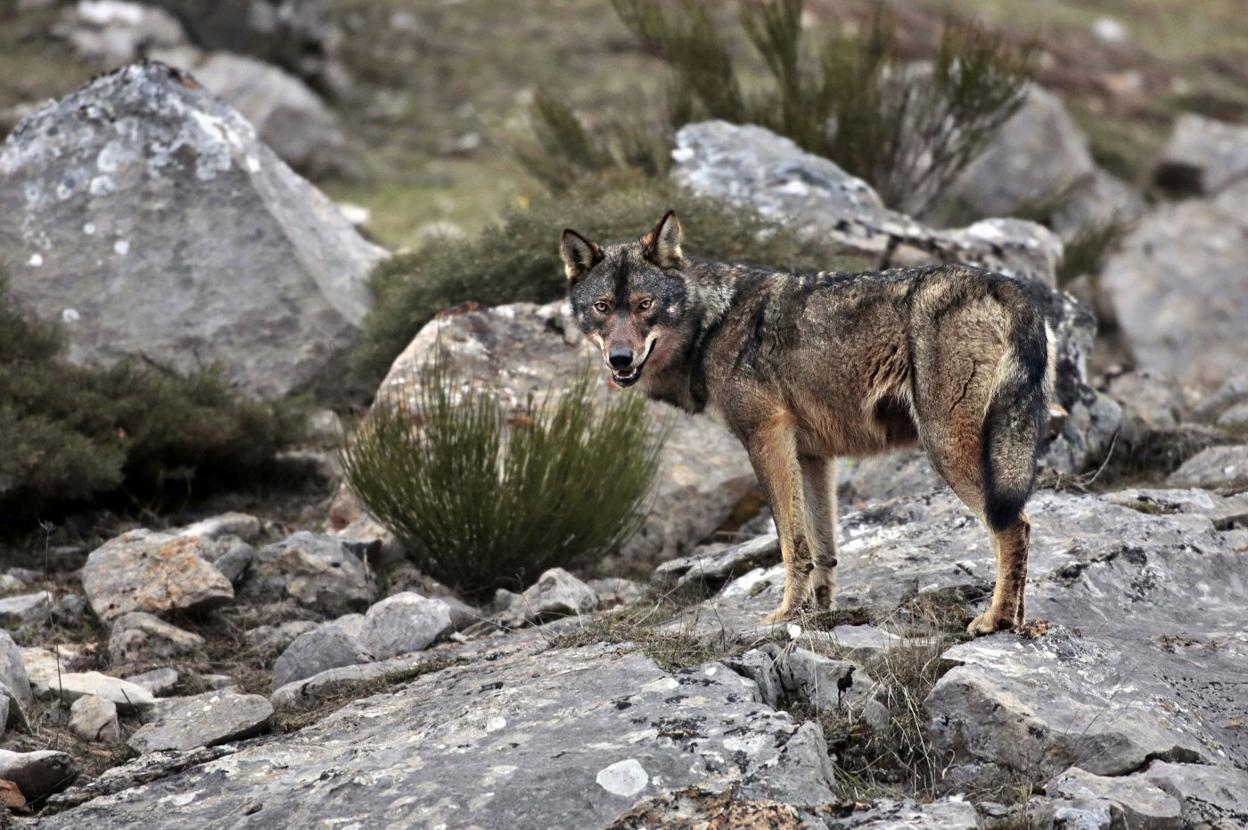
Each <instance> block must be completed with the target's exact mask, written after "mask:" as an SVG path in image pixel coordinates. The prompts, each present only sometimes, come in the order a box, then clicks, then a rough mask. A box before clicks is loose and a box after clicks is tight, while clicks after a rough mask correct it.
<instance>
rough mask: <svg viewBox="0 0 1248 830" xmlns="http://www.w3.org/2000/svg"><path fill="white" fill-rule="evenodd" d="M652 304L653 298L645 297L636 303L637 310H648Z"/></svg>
mask: <svg viewBox="0 0 1248 830" xmlns="http://www.w3.org/2000/svg"><path fill="white" fill-rule="evenodd" d="M652 305H654V298H652V297H646V298H645V299H644V300H642V301H641V302H639V303H638V304H637V310H638V311H649V310H650V306H652Z"/></svg>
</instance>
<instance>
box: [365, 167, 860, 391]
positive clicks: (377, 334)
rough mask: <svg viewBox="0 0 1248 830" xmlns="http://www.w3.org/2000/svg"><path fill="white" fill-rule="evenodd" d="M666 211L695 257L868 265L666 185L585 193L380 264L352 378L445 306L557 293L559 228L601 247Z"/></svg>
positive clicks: (562, 286)
mask: <svg viewBox="0 0 1248 830" xmlns="http://www.w3.org/2000/svg"><path fill="white" fill-rule="evenodd" d="M670 207H674V208H676V209H677V210H678V211H679V212H680V217H681V222H682V224H683V225H684V228H685V239H686V242H685V246H684V247H685V250H686V251H688V252H689V253H691V254H693V255H695V256H699V257H706V258H711V259H722V260H748V261H752V262H760V263H765V264H767V265H771V266H775V267H779V268H790V269H794V270H815V269H819V270H832V269H847V270H850V269H854V268H858V267H867V266H868V265H869V264H870V263H869V262H867V261H866V260H864V259H862V258H854V257H849V256H845V255H844V254H842V253H841V252H839V251H837V250H836V249H835V248H833V247H831V246H830V245H829V244H828V243H827V242H826V241H825V240H822V239H815V238H809V237H805V238H804V237H802V236H800V235H798V234H797V233H795V232H794V231H792V230H789V229H787V228H784V227H779V226H776V225H774V224H771V223H769V222H766V221H764V220H762V219H760V218H759V217H758V216H757V215H756V214H755V213H753V212H752V211H750V210H748V209H744V208H734V207H732V206H729V205H725V204H723V203H721V202H715V201H712V200H707V199H700V198H697V197H694V196H691V195H690V194H688V193H686V192H684V191H681V190H679V189H676V188H675V187H673V186H671V185H668V184H656V183H651V184H649V185H640V186H638V185H635V186H632V187H616V186H602V187H586V188H583V189H580V190H578V192H577V193H576V194H571V195H568V196H565V197H552V198H545V199H539V200H537V201H536V202H534V203H533V205H532V207H530V208H528V209H524V210H513V211H511V212H509V213H507V214H506V215H505V216H504V218H503V220H502V221H501V222H500V223H498V224H497V225H494V226H492V227H490V228H487V229H486V230H485V231H484V232H483V233H482V234H481V235H480V236H479V237H477V238H476V239H469V240H447V239H443V240H435V241H433V242H430V243H429V244H428V245H426V246H425V247H423V248H421V249H420V250H418V251H416V252H413V253H409V254H400V255H398V256H395V257H392V258H391V259H389V260H387V261H385V262H383V263H382V264H381V265H379V266H378V268H377V270H376V271H375V272H374V273H373V277H372V288H373V294H374V296H375V297H376V302H375V304H374V306H373V312H372V314H371V316H370V317H369V319H368V321H367V323H366V324H365V330H364V336H363V338H362V339H361V343H360V346H359V347H358V349H357V351H356V353H355V355H354V357H353V363H354V366H355V369H356V371H357V372H358V373H359V374H360V375H361V376H362V377H364V378H368V379H371V380H372V381H374V382H377V381H380V380H381V378H382V377H383V376H384V375H385V373H386V370H387V369H388V368H389V367H390V363H391V362H392V361H393V360H394V358H395V357H397V356H398V354H399V353H400V352H402V351H403V349H404V348H405V347H406V346H407V344H408V343H409V342H410V341H411V339H412V338H413V337H415V336H416V333H417V332H418V331H420V329H421V327H422V326H424V324H425V323H427V322H428V321H429V320H430V319H431V318H432V317H433V315H434V314H436V313H437V312H438V311H440V310H442V309H444V308H447V307H450V306H454V305H458V304H459V303H463V302H466V301H468V300H475V301H477V302H480V303H484V304H486V305H497V304H500V303H512V302H548V301H550V300H554V299H557V298H559V297H560V296H562V295H563V293H564V292H565V291H566V290H567V280H566V279H565V277H564V275H563V267H562V266H561V265H560V262H559V231H560V230H561V229H563V228H566V227H573V228H576V229H577V230H578V231H580V232H581V233H584V234H586V235H587V236H589V237H590V238H591V239H594V240H597V241H616V240H622V239H635V238H637V237H639V236H641V234H643V233H644V232H645V231H647V230H649V229H650V228H651V227H653V225H654V223H655V221H657V219H658V217H660V216H662V215H663V212H664V211H665V210H667V209H668V208H670Z"/></svg>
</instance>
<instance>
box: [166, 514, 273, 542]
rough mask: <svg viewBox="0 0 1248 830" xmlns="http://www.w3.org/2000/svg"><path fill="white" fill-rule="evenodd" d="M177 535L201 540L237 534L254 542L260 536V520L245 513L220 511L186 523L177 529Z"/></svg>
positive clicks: (240, 537)
mask: <svg viewBox="0 0 1248 830" xmlns="http://www.w3.org/2000/svg"><path fill="white" fill-rule="evenodd" d="M178 535H179V536H195V537H198V538H199V539H201V540H203V539H219V538H221V537H222V536H237V537H238V538H239V539H241V540H242V541H244V542H255V541H256V540H257V539H259V538H260V520H259V519H257V518H256V517H255V516H251V515H249V514H247V513H222V514H221V515H219V516H212V517H210V518H207V519H201V520H200V521H198V522H195V524H191V525H187V526H186V527H184V528H182V529H181V530H179V531H178Z"/></svg>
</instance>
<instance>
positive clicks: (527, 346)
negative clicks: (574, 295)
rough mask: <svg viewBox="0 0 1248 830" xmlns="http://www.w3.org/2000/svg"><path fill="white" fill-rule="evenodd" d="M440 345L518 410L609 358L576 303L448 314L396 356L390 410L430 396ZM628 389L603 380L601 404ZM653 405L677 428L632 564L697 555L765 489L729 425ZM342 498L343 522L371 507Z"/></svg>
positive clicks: (385, 395)
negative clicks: (425, 391)
mask: <svg viewBox="0 0 1248 830" xmlns="http://www.w3.org/2000/svg"><path fill="white" fill-rule="evenodd" d="M439 347H441V348H443V349H444V350H446V353H447V355H448V360H449V361H450V364H451V367H452V368H453V369H454V370H455V371H457V372H462V373H463V374H464V376H466V377H468V378H472V379H475V380H479V381H484V382H488V383H491V384H494V385H496V386H497V388H499V389H500V390H501V393H502V395H503V399H504V403H505V404H507V405H510V406H519V405H523V404H524V403H525V402H526V401H527V400H528V399H529V398H530V396H536V397H538V398H540V397H541V396H543V395H546V394H548V393H549V391H550V390H551V389H552V388H556V389H559V388H563V386H564V385H565V384H566V382H567V379H568V378H572V377H575V376H576V373H577V372H578V371H579V369H580V367H581V366H582V365H583V364H584V363H585V362H586V361H587V360H598V359H599V358H597V357H594V354H595V352H596V347H595V346H594V345H593V344H592V343H590V342H589V340H588V339H587V338H584V337H582V336H581V333H580V329H579V328H578V327H577V325H576V324H575V322H574V321H573V320H572V319H571V316H570V307H567V306H566V304H565V303H562V302H558V303H551V304H549V305H545V306H537V305H531V304H528V303H515V304H512V305H505V306H498V307H495V308H490V309H480V310H470V311H465V312H463V313H456V314H447V315H441V316H439V317H438V318H437V319H435V320H433V321H431V322H430V323H429V324H427V325H426V326H425V327H424V328H423V329H421V331H420V332H419V333H418V334H417V335H416V337H415V338H414V339H413V340H412V342H411V343H409V344H408V346H407V348H406V349H405V350H404V351H403V353H402V354H401V355H399V357H398V358H396V359H395V361H394V363H393V365H392V366H391V367H390V371H389V372H388V373H387V374H386V377H385V379H384V380H383V381H382V382H381V385H380V387H379V388H378V390H377V395H376V398H377V400H378V401H380V402H382V404H383V405H387V406H399V405H408V406H412V405H414V404H415V403H416V401H417V400H418V399H419V395H420V373H419V368H420V367H421V366H422V365H423V364H424V363H425V362H426V361H428V360H429V359H430V358H431V357H432V356H433V354H434V350H435V349H437V348H439ZM621 393H622V391H621V390H618V389H616V390H613V389H610V388H608V385H607V384H605V383H604V384H595V394H596V395H597V396H600V397H599V398H598V400H601V401H604V402H605V401H606V400H609V399H612V398H614V397H615V396H616V395H618V394H621ZM646 410H647V416H648V417H650V418H653V419H654V421H655V423H659V422H662V421H665V420H666V419H671V424H672V428H671V432H670V434H669V436H668V440H667V443H666V444H665V445H664V449H663V457H662V463H661V467H660V470H659V473H658V482H657V492H656V493H655V497H654V499H653V500H652V501H651V503H650V506H649V508H648V512H647V514H646V518H645V522H644V524H643V526H642V528H641V530H640V531H639V532H638V534H637V535H636V536H635V537H634V538H633V539H631V540H630V541H629V542H628V543H627V544H626V545H625V546H624V549H623V551H622V552H621V554H620V557H621V558H622V559H623V560H624V561H625V562H627V563H629V564H630V565H632V566H648V565H653V564H655V563H657V562H659V561H662V560H665V559H670V558H672V557H674V556H679V555H684V554H686V553H688V552H689V551H690V550H691V549H692V548H693V547H695V546H696V545H698V544H699V543H701V542H702V541H703V540H704V539H706V538H707V537H708V536H710V535H711V533H713V532H714V531H715V530H716V529H717V528H718V527H719V526H720V525H722V524H723V523H724V521H725V520H726V519H728V518H729V516H730V515H731V514H732V511H733V508H734V507H735V506H736V505H737V504H738V503H739V502H740V501H741V499H742V498H743V497H745V496H747V495H748V494H749V493H750V492H751V490H752V489H753V488H754V487H755V486H756V483H755V478H754V471H753V469H752V468H751V467H750V463H749V458H748V457H747V456H746V453H745V450H744V449H742V447H741V444H740V442H739V441H737V439H736V438H735V437H733V436H732V434H731V433H729V431H728V430H727V429H726V428H725V427H723V426H720V425H719V424H716V423H715V422H714V421H713V420H712V419H710V418H699V417H694V416H691V415H687V414H685V413H681V412H677V411H676V410H675V409H674V408H673V407H671V406H668V405H667V404H663V403H659V402H657V401H648V402H647V403H646ZM340 501H341V504H339V506H338V514H337V515H338V518H339V519H340V520H346V521H343V522H342V524H345V523H346V522H350V521H355V520H357V519H358V518H359V516H360V513H361V511H362V509H361V508H360V507H359V506H358V505H351V504H350V502H351V501H352V500H351V499H347V498H344V499H342V500H340ZM608 564H609V563H608Z"/></svg>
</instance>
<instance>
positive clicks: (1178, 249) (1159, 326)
mask: <svg viewBox="0 0 1248 830" xmlns="http://www.w3.org/2000/svg"><path fill="white" fill-rule="evenodd" d="M1245 234H1248V180H1244V181H1239V182H1237V183H1235V184H1232V185H1229V186H1228V187H1227V188H1226V189H1225V190H1223V191H1222V192H1221V193H1219V194H1218V195H1217V196H1216V197H1214V198H1211V199H1192V200H1188V201H1184V202H1178V203H1171V204H1163V205H1161V206H1159V207H1157V208H1156V209H1155V210H1153V211H1152V212H1151V213H1149V214H1147V215H1146V216H1144V217H1143V218H1142V219H1141V220H1140V221H1139V223H1138V224H1136V225H1135V227H1134V228H1133V229H1132V230H1131V232H1130V233H1129V234H1127V236H1126V238H1125V239H1124V240H1123V242H1122V245H1121V247H1120V248H1119V250H1118V251H1117V253H1115V254H1113V255H1111V256H1110V257H1109V259H1108V260H1107V261H1106V263H1105V267H1104V269H1103V271H1102V273H1101V277H1100V281H1099V283H1098V284H1099V290H1100V295H1101V298H1100V305H1101V306H1103V307H1104V308H1105V309H1107V310H1108V311H1109V313H1112V315H1113V317H1114V319H1115V320H1117V323H1118V328H1119V330H1120V331H1121V333H1122V340H1123V344H1124V345H1125V346H1126V348H1127V350H1128V351H1129V352H1130V355H1131V357H1132V358H1133V359H1134V361H1135V364H1136V366H1138V367H1139V368H1142V369H1150V370H1154V371H1158V372H1163V373H1167V374H1171V375H1173V376H1174V377H1176V378H1178V380H1179V381H1180V383H1182V384H1183V385H1184V387H1185V389H1186V388H1190V389H1191V391H1192V392H1193V393H1194V394H1193V395H1192V399H1193V400H1198V399H1199V398H1200V397H1202V396H1203V395H1204V394H1207V393H1210V392H1212V391H1213V390H1214V389H1216V388H1217V387H1218V386H1219V385H1220V384H1222V383H1223V382H1224V381H1225V380H1226V379H1228V378H1229V377H1231V376H1232V375H1235V374H1238V373H1240V372H1242V371H1243V362H1244V349H1243V343H1245V342H1248V246H1245V245H1244V244H1243V240H1244V237H1245Z"/></svg>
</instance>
